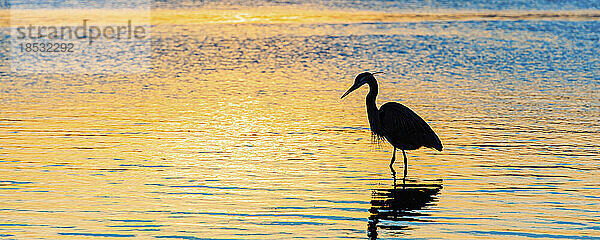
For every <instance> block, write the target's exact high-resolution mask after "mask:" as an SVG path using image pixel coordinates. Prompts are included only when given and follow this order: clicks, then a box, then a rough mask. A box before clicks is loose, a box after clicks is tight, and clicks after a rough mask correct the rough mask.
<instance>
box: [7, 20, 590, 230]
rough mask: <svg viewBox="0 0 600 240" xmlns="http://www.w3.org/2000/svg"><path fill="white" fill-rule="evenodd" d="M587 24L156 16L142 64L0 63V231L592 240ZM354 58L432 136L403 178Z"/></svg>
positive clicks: (414, 155)
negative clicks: (373, 126)
mask: <svg viewBox="0 0 600 240" xmlns="http://www.w3.org/2000/svg"><path fill="white" fill-rule="evenodd" d="M599 30H600V22H598V21H596V20H590V21H565V20H561V19H557V20H544V21H542V20H518V21H487V20H479V21H413V22H395V23H394V22H369V23H301V22H299V23H277V24H261V23H241V24H218V23H217V24H215V23H211V24H179V25H172V24H158V25H155V26H154V27H153V28H152V34H153V38H152V44H153V47H152V48H153V49H152V59H153V71H152V72H150V73H145V74H122V75H19V74H14V73H13V74H3V75H2V81H1V82H0V90H1V91H0V97H1V99H2V100H1V101H2V109H1V112H0V118H1V119H0V171H2V175H1V176H2V177H1V179H0V197H1V198H0V200H1V202H2V206H1V207H0V212H1V214H0V237H6V238H9V239H10V238H15V239H80V238H82V237H91V238H98V237H107V238H110V237H114V238H119V237H138V238H167V239H168V238H172V239H196V238H198V239H201V238H202V239H204V238H209V239H277V238H309V239H313V238H359V239H366V238H368V237H369V236H370V237H371V238H375V236H376V237H377V238H379V239H386V238H406V239H507V238H509V239H510V238H520V239H600V224H598V222H599V221H600V218H599V216H600V210H599V209H600V207H599V206H600V199H599V197H598V196H600V187H598V186H599V184H600V177H599V176H600V162H599V160H600V157H599V156H600V151H599V150H598V149H599V147H600V137H599V135H598V133H599V132H600V124H599V122H600V97H599V96H600V94H599V93H600V91H599V90H600V88H599V87H600V86H599V85H600V77H599V76H600V67H599V66H600V58H599V55H598V51H600V42H599V41H598V39H599V38H600V31H599ZM365 70H369V71H384V72H385V74H382V75H378V77H377V78H378V80H379V85H380V97H379V103H380V104H381V103H383V102H387V101H398V102H401V103H403V104H405V105H407V106H409V107H410V108H412V109H413V110H414V111H415V112H417V113H418V114H419V115H421V116H422V117H423V118H424V119H425V120H426V121H427V122H428V123H429V124H430V125H431V127H432V128H433V129H434V130H435V131H436V132H437V133H438V135H439V136H440V138H441V140H442V142H443V144H444V151H442V152H436V151H434V150H430V149H421V150H417V151H410V152H408V158H409V171H408V174H409V175H408V180H407V184H408V185H405V186H403V185H402V181H401V179H398V180H397V184H398V185H399V186H394V179H392V177H391V175H390V170H389V168H388V163H389V160H390V158H391V148H390V146H389V145H386V144H381V145H376V144H372V143H371V139H370V131H369V128H368V123H367V119H366V111H365V107H364V95H365V93H366V91H367V89H366V87H365V88H364V89H361V90H358V91H356V92H355V93H353V94H351V95H350V96H349V97H347V98H344V99H343V100H340V99H339V97H340V96H341V95H342V93H343V92H344V91H345V90H346V89H347V88H348V87H349V86H350V85H351V83H352V81H353V79H354V77H355V76H356V74H358V73H360V72H361V71H365ZM399 169H400V170H401V169H402V166H401V164H398V165H397V166H396V170H399ZM407 189H408V190H407ZM415 191H416V192H418V193H415ZM386 193H387V195H386ZM405 196H413V197H414V198H413V199H410V198H408V200H407V197H405ZM386 200H387V203H386ZM382 203H383V204H384V205H383V206H382ZM386 211H387V212H386ZM382 212H384V213H385V214H382ZM386 214H387V215H386Z"/></svg>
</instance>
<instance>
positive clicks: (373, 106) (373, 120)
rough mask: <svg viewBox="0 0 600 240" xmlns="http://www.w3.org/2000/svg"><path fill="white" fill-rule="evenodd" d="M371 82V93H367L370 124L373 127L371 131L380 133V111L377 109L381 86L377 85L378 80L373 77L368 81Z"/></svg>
mask: <svg viewBox="0 0 600 240" xmlns="http://www.w3.org/2000/svg"><path fill="white" fill-rule="evenodd" d="M367 84H369V93H368V94H367V99H366V100H367V115H368V116H369V125H370V127H371V131H373V132H375V133H377V134H379V130H380V129H381V128H380V126H379V111H378V109H377V103H376V102H377V93H378V92H379V87H378V86H377V80H375V78H372V80H369V81H368V82H367Z"/></svg>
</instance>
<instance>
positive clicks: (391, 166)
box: [390, 148, 396, 185]
mask: <svg viewBox="0 0 600 240" xmlns="http://www.w3.org/2000/svg"><path fill="white" fill-rule="evenodd" d="M394 161H396V148H394V153H393V154H392V161H391V162H390V170H392V176H393V177H394V185H395V184H396V170H394V166H393V165H394Z"/></svg>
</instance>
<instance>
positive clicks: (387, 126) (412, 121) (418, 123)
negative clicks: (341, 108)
mask: <svg viewBox="0 0 600 240" xmlns="http://www.w3.org/2000/svg"><path fill="white" fill-rule="evenodd" d="M378 73H381V72H376V73H370V72H364V73H361V74H359V75H358V76H356V79H354V85H352V87H350V89H348V91H346V93H344V95H342V97H341V98H344V97H345V96H346V95H348V94H350V93H351V92H352V91H354V90H356V89H358V88H360V87H361V86H362V85H364V84H368V85H369V93H368V94H367V115H368V116H369V125H370V127H371V132H372V133H373V135H374V136H375V137H376V138H378V139H386V140H387V141H388V142H389V143H390V144H392V146H393V147H394V153H393V155H392V161H391V162H390V169H391V170H392V174H393V175H394V176H395V175H396V171H394V168H393V167H392V165H393V164H394V161H395V160H396V148H398V149H402V154H403V155H404V177H405V178H406V173H407V159H406V152H405V151H404V150H415V149H418V148H420V147H428V148H434V149H436V150H438V151H442V142H441V141H440V139H439V138H438V136H437V135H436V134H435V132H433V130H431V127H429V125H427V123H426V122H425V121H424V120H423V119H422V118H421V117H419V115H417V114H416V113H415V112H413V111H412V110H410V109H409V108H408V107H406V106H404V105H402V104H400V103H396V102H389V103H386V104H383V105H382V106H381V108H380V109H377V105H376V104H375V101H376V99H377V92H378V86H377V80H376V79H375V77H374V76H373V75H375V74H378Z"/></svg>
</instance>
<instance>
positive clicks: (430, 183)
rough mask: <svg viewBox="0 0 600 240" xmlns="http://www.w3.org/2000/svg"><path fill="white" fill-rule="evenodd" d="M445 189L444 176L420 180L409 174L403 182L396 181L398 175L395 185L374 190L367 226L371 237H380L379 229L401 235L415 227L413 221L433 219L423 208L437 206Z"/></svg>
mask: <svg viewBox="0 0 600 240" xmlns="http://www.w3.org/2000/svg"><path fill="white" fill-rule="evenodd" d="M441 189H442V180H441V179H438V180H421V181H417V180H416V179H406V176H405V177H404V178H403V179H402V184H396V177H395V175H394V186H393V188H381V189H373V192H372V197H371V209H369V212H370V213H371V216H370V217H369V223H368V227H367V234H368V236H369V239H373V240H374V239H377V237H378V232H377V230H378V229H384V230H388V231H391V232H394V233H400V234H401V233H402V232H403V231H406V230H410V229H411V227H410V226H409V225H408V223H409V222H429V221H430V220H426V219H422V218H421V217H423V216H429V214H427V213H422V212H420V211H419V210H422V209H424V208H426V207H428V206H431V205H433V203H434V202H435V201H436V200H437V194H438V193H439V192H440V190H441Z"/></svg>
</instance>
